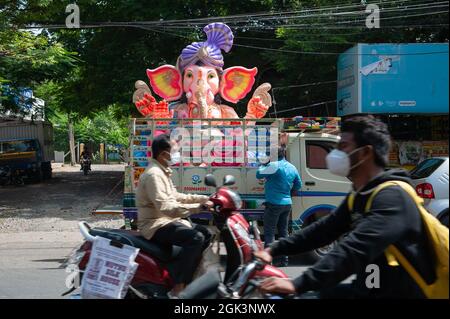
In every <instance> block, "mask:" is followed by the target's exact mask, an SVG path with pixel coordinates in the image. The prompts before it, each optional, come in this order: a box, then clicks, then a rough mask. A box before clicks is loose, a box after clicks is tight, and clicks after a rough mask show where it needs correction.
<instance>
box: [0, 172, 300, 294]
mask: <svg viewBox="0 0 450 319" xmlns="http://www.w3.org/2000/svg"><path fill="white" fill-rule="evenodd" d="M122 170H123V166H100V165H99V166H93V171H92V174H89V175H88V176H82V175H81V173H80V172H79V171H78V168H76V167H75V168H71V167H63V168H61V167H57V168H56V169H55V178H54V179H52V180H51V181H47V182H45V183H42V184H28V185H26V186H25V187H22V188H13V187H9V188H0V193H1V196H0V230H1V231H0V298H51V299H53V298H62V297H61V293H62V292H64V291H66V290H67V289H66V287H65V278H66V275H67V274H66V272H65V270H64V269H63V268H62V266H61V264H62V262H63V261H64V260H65V258H66V257H67V256H68V255H69V254H70V252H71V251H72V249H73V248H74V247H75V246H77V245H78V244H79V243H80V242H81V235H80V234H79V232H78V231H77V229H76V227H77V222H78V221H80V220H87V221H88V222H89V223H91V222H92V223H97V222H96V221H95V220H96V218H94V217H93V216H91V215H89V212H90V211H91V210H92V209H93V208H94V207H96V206H98V205H101V204H105V203H108V204H110V203H114V202H117V201H118V203H119V204H120V200H121V198H119V197H120V196H115V194H118V193H120V192H121V189H120V187H121V186H120V185H119V187H118V188H117V189H115V190H113V188H114V186H115V185H116V184H117V183H118V182H120V178H121V174H122V173H121V171H122ZM111 192H112V194H113V196H108V195H109V194H110V193H111ZM106 222H107V221H105V223H106ZM113 222H116V223H117V221H113ZM119 222H120V223H122V221H121V220H119ZM98 226H103V225H101V224H100V225H98ZM104 226H107V225H104ZM307 265H308V261H307V260H305V259H304V258H295V259H292V264H291V266H290V267H286V268H284V270H285V271H286V273H287V274H288V275H289V276H297V275H298V274H300V273H301V272H303V271H304V270H305V269H306V268H307Z"/></svg>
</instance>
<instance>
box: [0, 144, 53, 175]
mask: <svg viewBox="0 0 450 319" xmlns="http://www.w3.org/2000/svg"><path fill="white" fill-rule="evenodd" d="M0 166H9V167H10V168H11V169H12V170H14V171H19V172H20V173H21V175H23V176H27V177H28V178H30V179H33V180H37V181H40V180H42V179H43V178H49V176H51V167H48V165H45V163H44V162H43V152H42V148H41V146H40V144H39V141H38V140H37V139H11V140H0Z"/></svg>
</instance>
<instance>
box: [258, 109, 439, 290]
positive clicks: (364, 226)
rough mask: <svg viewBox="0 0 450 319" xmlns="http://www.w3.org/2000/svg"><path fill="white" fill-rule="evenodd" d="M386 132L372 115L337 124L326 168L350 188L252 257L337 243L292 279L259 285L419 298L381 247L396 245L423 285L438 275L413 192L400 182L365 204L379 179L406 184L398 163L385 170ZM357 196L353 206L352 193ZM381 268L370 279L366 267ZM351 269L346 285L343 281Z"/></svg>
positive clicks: (407, 277) (409, 279)
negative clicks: (325, 211) (375, 279)
mask: <svg viewBox="0 0 450 319" xmlns="http://www.w3.org/2000/svg"><path fill="white" fill-rule="evenodd" d="M389 146H390V135H389V132H388V130H387V127H386V125H385V124H384V123H382V122H381V121H379V120H376V119H374V118H372V117H362V116H359V117H354V118H350V119H348V120H346V121H344V122H343V123H342V127H341V140H340V142H339V144H338V147H337V149H336V150H334V151H332V152H330V153H329V154H328V156H327V165H328V168H329V170H330V171H331V172H332V173H334V174H336V175H340V176H346V177H348V178H349V179H350V180H351V181H352V183H353V189H354V190H353V192H351V193H350V194H349V196H347V197H346V199H345V200H344V201H343V203H342V204H341V205H340V206H339V207H338V208H337V209H336V210H335V211H334V212H332V213H331V214H330V215H328V216H326V217H324V218H322V219H320V220H319V221H317V222H315V223H313V224H311V225H310V226H308V227H306V228H305V229H303V230H302V231H300V232H298V233H296V234H294V235H292V236H291V237H289V238H284V239H282V240H280V241H279V242H276V243H275V244H273V245H271V247H270V248H267V249H266V250H265V251H257V252H255V256H256V257H258V258H260V259H262V260H263V261H265V262H268V263H270V262H271V261H272V257H273V256H277V255H295V254H299V253H303V252H306V251H310V250H312V249H315V248H317V247H321V246H323V245H326V244H330V243H332V242H333V241H336V240H338V239H340V240H339V242H338V244H337V245H336V247H335V248H334V249H333V250H332V251H331V252H329V253H328V254H327V255H325V256H324V257H323V258H322V259H321V260H320V261H319V262H317V263H316V264H315V265H314V266H312V267H311V268H309V269H308V270H307V271H306V272H305V273H304V274H303V275H301V276H299V277H298V278H296V279H294V280H293V281H290V280H286V279H280V278H269V279H267V280H266V281H264V282H263V283H262V284H261V286H260V289H261V290H262V291H263V292H272V293H273V292H277V293H285V294H295V293H296V294H303V293H306V292H309V291H314V292H318V297H320V298H424V297H425V296H424V293H423V291H422V290H421V288H420V287H419V286H418V284H417V283H416V281H415V280H413V278H412V277H411V276H410V275H409V274H408V272H407V271H406V270H405V268H403V267H402V266H399V265H395V264H393V263H392V262H390V261H389V260H388V257H387V255H386V256H385V254H386V249H387V248H388V247H390V245H394V244H395V247H396V248H398V250H399V251H401V252H402V254H403V255H405V256H408V260H409V262H410V263H411V264H412V265H413V267H414V268H415V269H417V272H418V273H419V274H420V275H421V276H422V278H424V280H425V282H426V283H427V284H429V283H433V282H434V281H435V280H436V273H435V270H434V269H433V262H432V260H433V258H432V253H433V252H432V251H431V250H430V246H428V241H427V236H426V232H425V229H424V227H423V222H422V220H421V217H420V212H419V210H418V208H417V206H416V204H415V202H414V200H413V198H412V197H411V196H409V194H408V193H406V192H405V191H404V190H403V189H402V188H401V187H399V186H390V187H386V188H385V189H383V190H381V191H380V192H379V193H376V196H375V197H374V198H373V202H372V203H371V205H370V210H368V211H367V212H366V209H367V208H366V207H368V206H367V203H368V202H369V203H370V200H369V198H370V196H371V194H372V192H374V190H375V189H377V186H379V185H381V184H383V183H384V182H386V181H404V182H406V183H409V178H408V174H407V173H406V172H404V171H402V170H398V169H397V170H385V167H386V166H387V163H388V155H389ZM350 196H352V197H353V198H354V206H352V205H349V198H350ZM371 265H372V266H373V265H376V267H378V268H377V269H379V278H380V285H379V287H375V288H376V289H374V287H371V286H370V285H367V281H366V280H367V277H368V276H369V275H370V272H367V269H370V268H368V266H371ZM352 274H356V279H355V280H354V281H353V282H352V283H351V284H342V283H341V282H342V281H343V280H345V279H346V278H348V277H349V276H351V275H352Z"/></svg>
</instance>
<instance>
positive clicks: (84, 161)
mask: <svg viewBox="0 0 450 319" xmlns="http://www.w3.org/2000/svg"><path fill="white" fill-rule="evenodd" d="M80 164H81V170H82V171H83V174H84V175H87V174H88V172H89V171H90V170H91V160H90V159H89V158H81V160H80Z"/></svg>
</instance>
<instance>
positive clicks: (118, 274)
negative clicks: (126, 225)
mask: <svg viewBox="0 0 450 319" xmlns="http://www.w3.org/2000/svg"><path fill="white" fill-rule="evenodd" d="M120 246H121V247H116V246H112V245H111V240H109V239H106V238H103V237H98V236H97V237H95V240H94V242H93V245H92V252H91V256H90V258H89V262H88V265H87V267H86V270H85V272H84V275H83V280H82V282H81V298H83V299H123V298H124V297H125V295H126V293H127V291H128V287H129V285H130V282H131V280H132V279H133V277H134V274H135V272H136V269H137V267H138V264H137V263H135V262H134V260H135V259H136V256H137V255H138V253H139V248H135V247H132V246H128V245H123V246H122V245H120Z"/></svg>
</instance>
